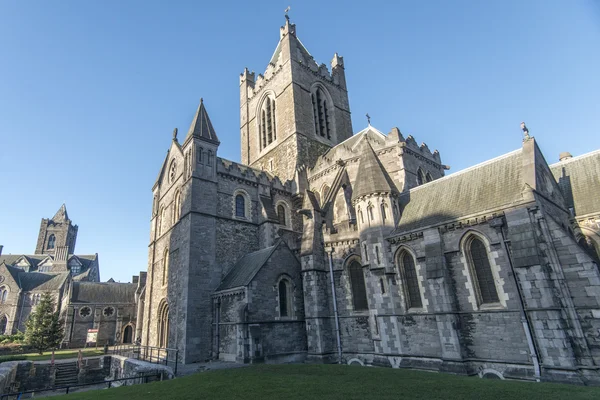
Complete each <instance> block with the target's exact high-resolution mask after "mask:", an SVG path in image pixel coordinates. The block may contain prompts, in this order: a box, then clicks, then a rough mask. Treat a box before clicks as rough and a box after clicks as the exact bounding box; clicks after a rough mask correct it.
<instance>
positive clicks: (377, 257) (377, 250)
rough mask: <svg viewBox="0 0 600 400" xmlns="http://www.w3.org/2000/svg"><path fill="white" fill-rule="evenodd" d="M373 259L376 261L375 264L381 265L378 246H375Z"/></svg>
mask: <svg viewBox="0 0 600 400" xmlns="http://www.w3.org/2000/svg"><path fill="white" fill-rule="evenodd" d="M375 258H376V259H377V264H381V257H380V256H379V246H375Z"/></svg>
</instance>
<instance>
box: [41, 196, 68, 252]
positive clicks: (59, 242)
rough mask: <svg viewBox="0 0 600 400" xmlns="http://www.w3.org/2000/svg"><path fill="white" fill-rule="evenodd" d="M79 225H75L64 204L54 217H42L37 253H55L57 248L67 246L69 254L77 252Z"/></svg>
mask: <svg viewBox="0 0 600 400" xmlns="http://www.w3.org/2000/svg"><path fill="white" fill-rule="evenodd" d="M77 229H78V228H77V225H73V223H72V222H71V220H70V219H69V215H68V214H67V206H65V205H64V204H63V205H62V206H61V207H60V208H59V209H58V211H57V212H56V214H54V217H52V218H50V219H48V218H44V219H42V222H41V224H40V232H39V234H38V240H37V245H36V246H35V254H55V252H56V249H57V248H59V247H60V248H63V247H66V248H67V254H73V253H74V252H75V242H76V241H77Z"/></svg>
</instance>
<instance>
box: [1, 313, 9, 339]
mask: <svg viewBox="0 0 600 400" xmlns="http://www.w3.org/2000/svg"><path fill="white" fill-rule="evenodd" d="M6 325H8V318H6V315H3V316H2V318H0V335H4V334H6Z"/></svg>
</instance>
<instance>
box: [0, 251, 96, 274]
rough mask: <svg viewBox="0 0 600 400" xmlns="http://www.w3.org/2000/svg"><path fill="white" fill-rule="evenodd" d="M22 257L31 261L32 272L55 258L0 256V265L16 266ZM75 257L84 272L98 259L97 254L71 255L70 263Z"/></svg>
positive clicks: (48, 256)
mask: <svg viewBox="0 0 600 400" xmlns="http://www.w3.org/2000/svg"><path fill="white" fill-rule="evenodd" d="M21 257H25V258H26V259H27V261H29V263H30V264H31V269H32V270H36V269H37V268H38V264H39V263H40V262H42V261H43V260H45V259H46V258H51V259H53V257H52V256H51V255H48V254H6V255H1V256H0V264H2V263H3V262H4V263H5V264H6V265H9V266H14V265H15V264H16V263H17V261H19V260H20V259H21ZM73 257H75V258H77V259H78V260H79V261H80V262H81V266H82V268H81V270H82V271H84V270H86V269H88V268H89V267H90V265H91V264H92V263H94V262H95V261H96V260H97V259H98V255H97V254H82V255H79V254H77V255H76V254H69V257H68V259H69V261H70V260H71V259H72V258H73ZM19 270H20V268H19Z"/></svg>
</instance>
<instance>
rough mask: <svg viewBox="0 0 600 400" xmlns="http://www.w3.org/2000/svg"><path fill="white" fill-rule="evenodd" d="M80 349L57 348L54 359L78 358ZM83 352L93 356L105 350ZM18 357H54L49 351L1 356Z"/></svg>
mask: <svg viewBox="0 0 600 400" xmlns="http://www.w3.org/2000/svg"><path fill="white" fill-rule="evenodd" d="M78 351H79V350H73V349H68V350H57V351H55V352H54V359H55V360H60V359H64V358H77V357H78ZM82 353H83V356H84V357H93V356H100V355H102V354H104V351H103V350H95V349H88V350H83V351H82ZM17 358H18V359H19V360H29V361H43V360H50V359H51V358H52V352H51V351H50V352H49V351H47V352H45V353H44V354H42V355H40V354H39V353H27V354H14V355H8V356H2V357H0V362H2V361H11V360H16V359H17Z"/></svg>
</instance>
